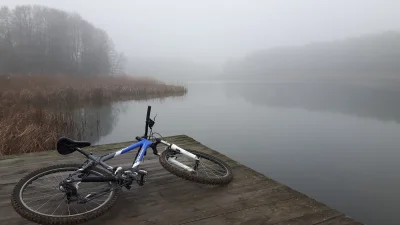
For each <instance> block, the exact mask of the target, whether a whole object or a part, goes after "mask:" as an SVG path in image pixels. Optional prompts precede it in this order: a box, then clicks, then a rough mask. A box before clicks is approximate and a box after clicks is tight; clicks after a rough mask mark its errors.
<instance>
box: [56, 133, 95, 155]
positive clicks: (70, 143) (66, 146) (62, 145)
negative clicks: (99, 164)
mask: <svg viewBox="0 0 400 225" xmlns="http://www.w3.org/2000/svg"><path fill="white" fill-rule="evenodd" d="M90 145H91V144H90V142H87V141H74V140H71V139H69V138H67V137H61V138H60V139H58V141H57V151H58V153H60V154H61V155H68V154H71V153H73V152H75V151H76V148H84V147H88V146H90Z"/></svg>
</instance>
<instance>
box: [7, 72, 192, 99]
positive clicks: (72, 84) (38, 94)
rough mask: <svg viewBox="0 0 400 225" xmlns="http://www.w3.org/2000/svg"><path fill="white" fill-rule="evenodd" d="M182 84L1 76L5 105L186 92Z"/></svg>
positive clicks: (120, 79) (122, 79) (153, 95)
mask: <svg viewBox="0 0 400 225" xmlns="http://www.w3.org/2000/svg"><path fill="white" fill-rule="evenodd" d="M186 92H187V89H186V88H185V87H182V86H176V85H167V84H165V83H162V82H158V81H156V80H151V79H146V78H132V77H97V78H92V77H89V78H80V77H64V76H38V77H35V76H12V77H6V76H0V99H1V100H0V101H1V103H2V104H7V105H10V104H11V105H13V104H30V105H36V106H37V105H68V106H71V105H77V104H79V103H85V104H88V103H97V102H104V101H120V100H131V99H146V98H154V97H167V96H176V95H184V94H185V93H186Z"/></svg>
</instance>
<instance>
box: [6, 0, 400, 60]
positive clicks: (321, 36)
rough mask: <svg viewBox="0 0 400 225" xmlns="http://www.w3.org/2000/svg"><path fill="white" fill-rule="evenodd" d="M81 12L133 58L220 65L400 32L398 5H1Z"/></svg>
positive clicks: (311, 0)
mask: <svg viewBox="0 0 400 225" xmlns="http://www.w3.org/2000/svg"><path fill="white" fill-rule="evenodd" d="M17 4H40V5H45V6H49V7H54V8H59V9H63V10H66V11H70V12H77V13H79V14H81V15H82V16H83V18H84V19H86V20H88V21H90V22H92V23H93V24H94V25H95V26H98V27H100V28H103V29H104V30H106V31H107V32H108V33H109V35H110V36H111V38H112V39H113V40H114V42H115V44H116V46H117V49H118V50H119V51H123V52H124V53H126V55H128V56H135V57H161V58H163V57H173V58H183V59H191V60H195V61H198V62H216V63H221V62H223V61H225V60H226V59H229V58H238V57H241V56H244V55H245V54H247V53H250V52H251V51H254V50H259V49H265V48H270V47H275V46H281V45H298V44H305V43H309V42H312V41H325V40H332V39H337V38H344V37H349V36H358V35H361V34H366V33H373V32H380V31H386V30H400V22H399V21H400V1H398V0H375V1H369V0H286V1H282V0H276V1H275V0H274V1H272V0H268V1H267V0H259V1H256V0H244V1H236V0H227V1H222V0H213V1H209V0H201V1H189V0H181V1H178V0H162V1H161V0H159V1H151V0H146V1H133V0H125V1H122V0H108V1H105V0H96V1H95V0H90V1H89V0H68V1H55V0H31V1H27V0H1V3H0V5H8V6H12V7H13V6H15V5H17Z"/></svg>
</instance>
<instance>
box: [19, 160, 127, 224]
mask: <svg viewBox="0 0 400 225" xmlns="http://www.w3.org/2000/svg"><path fill="white" fill-rule="evenodd" d="M79 167H80V165H79V164H62V165H54V166H49V167H45V168H41V169H39V170H36V171H33V172H32V173H30V174H28V175H27V176H25V177H24V178H22V179H21V180H20V181H19V182H18V183H17V185H16V186H15V187H14V189H13V192H12V195H11V203H12V206H13V207H14V209H15V211H16V212H17V213H18V214H20V215H21V216H22V217H24V218H26V219H28V220H30V221H33V222H36V223H40V224H59V225H62V224H77V223H82V222H85V221H88V220H90V219H93V218H95V217H98V216H100V215H102V214H104V213H105V212H106V211H107V210H108V209H109V208H111V207H112V206H113V205H114V203H115V202H116V200H117V197H118V194H119V189H118V188H116V186H117V185H116V184H115V183H112V182H100V183H99V182H96V183H91V182H82V183H79V186H78V188H77V195H79V196H83V197H84V196H89V194H90V195H94V193H98V192H99V190H104V189H105V190H109V191H107V192H106V193H105V194H104V195H99V197H96V198H93V199H91V200H89V201H87V202H85V203H82V202H78V201H67V198H66V193H65V192H62V191H61V190H60V185H59V183H60V182H61V181H62V180H64V179H65V178H67V177H68V175H69V174H71V173H73V172H75V171H76V170H78V169H79ZM87 175H88V176H89V177H90V176H106V175H105V172H104V171H102V170H101V169H99V168H93V169H90V170H88V171H87ZM74 185H76V184H74Z"/></svg>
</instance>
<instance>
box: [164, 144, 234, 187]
mask: <svg viewBox="0 0 400 225" xmlns="http://www.w3.org/2000/svg"><path fill="white" fill-rule="evenodd" d="M186 151H188V152H191V153H192V154H194V155H196V156H197V157H199V159H200V160H199V163H198V165H197V166H196V162H195V160H193V159H191V158H188V157H186V156H185V155H183V154H179V153H177V152H176V151H173V150H171V149H167V150H165V151H163V152H162V153H161V155H160V157H159V161H160V163H161V165H162V166H163V167H164V168H165V169H166V170H167V171H168V172H170V173H172V174H174V175H176V176H178V177H180V178H183V179H185V180H189V181H193V182H197V183H202V184H210V185H223V184H228V183H229V182H231V180H232V179H233V174H232V169H231V167H230V166H229V165H228V164H227V163H225V162H224V161H222V160H221V159H218V158H217V157H215V156H212V155H209V154H206V153H203V152H199V151H194V150H186ZM171 159H173V160H176V161H178V162H180V163H182V164H185V165H186V166H189V167H190V168H194V169H195V171H194V172H190V171H188V170H186V169H183V168H182V167H180V166H177V165H176V164H174V163H172V162H171V161H170V160H171Z"/></svg>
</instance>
